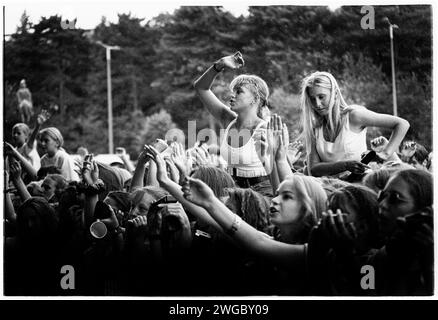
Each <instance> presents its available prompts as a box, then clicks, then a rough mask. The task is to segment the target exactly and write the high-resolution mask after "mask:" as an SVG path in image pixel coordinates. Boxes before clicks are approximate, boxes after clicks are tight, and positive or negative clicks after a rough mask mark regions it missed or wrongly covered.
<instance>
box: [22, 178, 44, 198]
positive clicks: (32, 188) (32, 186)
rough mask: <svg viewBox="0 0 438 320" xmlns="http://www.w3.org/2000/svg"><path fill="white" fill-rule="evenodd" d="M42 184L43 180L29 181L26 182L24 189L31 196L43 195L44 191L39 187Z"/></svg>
mask: <svg viewBox="0 0 438 320" xmlns="http://www.w3.org/2000/svg"><path fill="white" fill-rule="evenodd" d="M42 184H43V180H40V181H31V182H29V183H28V184H27V186H26V189H27V191H29V193H30V195H31V196H32V197H44V191H43V188H42V187H41V185H42Z"/></svg>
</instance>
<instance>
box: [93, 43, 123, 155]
mask: <svg viewBox="0 0 438 320" xmlns="http://www.w3.org/2000/svg"><path fill="white" fill-rule="evenodd" d="M96 43H97V44H99V45H101V46H102V47H104V48H105V50H106V73H107V75H106V80H107V89H108V90H107V91H108V153H111V154H112V153H114V142H113V141H114V140H113V99H112V94H111V50H120V47H119V46H109V45H107V44H104V43H102V42H101V41H96Z"/></svg>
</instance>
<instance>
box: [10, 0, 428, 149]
mask: <svg viewBox="0 0 438 320" xmlns="http://www.w3.org/2000/svg"><path fill="white" fill-rule="evenodd" d="M374 9H375V29H365V30H364V29H362V28H361V23H360V22H361V19H362V17H363V14H362V13H361V7H360V6H343V7H340V8H338V9H336V10H335V11H331V10H329V8H328V7H324V6H260V7H249V14H248V15H247V16H239V17H236V16H233V15H232V14H231V13H230V12H227V11H226V10H224V8H222V7H217V6H216V7H214V6H202V7H200V6H199V7H190V6H184V7H180V8H179V9H177V10H175V11H174V12H173V13H166V14H160V15H158V16H156V17H154V18H153V19H151V20H149V21H144V19H142V18H137V17H134V16H132V15H131V14H120V15H119V16H118V22H117V23H109V22H107V21H106V20H105V18H102V21H101V22H100V23H99V24H98V25H97V26H96V27H95V28H94V29H93V30H82V29H63V28H62V26H61V23H60V22H61V17H60V16H51V17H41V20H40V21H39V22H38V23H36V24H33V23H31V22H30V21H29V18H28V16H27V15H26V13H24V14H23V16H22V18H21V21H20V26H19V27H18V28H17V30H16V32H15V33H14V34H12V35H11V36H10V37H9V38H8V39H7V40H6V41H5V46H4V49H5V51H4V58H5V64H4V89H5V90H4V93H5V98H4V127H3V128H4V135H5V139H6V140H8V139H10V135H11V128H12V126H13V124H14V123H16V122H19V116H18V113H17V101H16V97H15V92H16V90H17V89H18V84H19V81H20V80H21V79H23V78H25V79H26V82H27V84H28V86H29V88H30V89H31V91H32V94H33V100H34V108H35V110H36V112H38V111H39V110H41V109H43V108H48V107H49V106H50V104H57V105H58V106H59V111H58V112H57V113H56V114H55V115H54V116H53V117H52V119H51V120H50V121H51V125H55V126H57V127H58V128H59V129H60V130H61V132H62V133H63V134H64V138H65V141H66V143H65V146H66V148H67V149H68V151H69V152H73V153H74V152H75V150H76V148H77V147H79V146H86V147H87V148H88V149H89V150H90V151H92V152H94V153H106V152H107V144H106V143H102V141H106V139H107V95H106V90H107V83H106V58H105V50H104V49H103V48H102V47H101V46H99V45H97V44H96V41H101V42H103V43H106V44H109V45H118V46H120V47H121V48H122V50H120V51H112V61H111V68H112V88H113V91H112V96H113V113H114V145H115V146H124V147H125V148H127V150H128V152H129V153H130V154H131V155H133V156H136V155H137V153H138V151H139V150H140V147H141V145H142V144H144V143H148V142H151V141H152V140H153V139H155V138H157V137H160V136H162V135H163V134H164V133H165V132H166V131H167V130H168V129H170V128H173V127H179V128H181V129H182V130H187V121H188V120H196V121H197V129H198V130H200V129H202V128H204V127H207V126H216V128H217V124H215V123H214V122H213V120H212V119H211V117H209V116H208V113H207V112H206V111H205V110H204V109H203V107H202V105H201V103H200V101H199V100H198V99H197V97H196V96H195V92H194V90H193V88H192V82H193V80H194V79H195V78H196V77H198V76H199V75H200V74H201V73H202V72H203V71H204V70H205V69H206V68H208V67H209V66H210V65H211V63H212V62H214V61H215V60H216V59H218V58H220V57H221V56H224V55H227V54H232V53H234V52H235V51H240V52H242V54H243V56H244V58H245V62H246V64H245V67H244V69H243V70H239V73H240V72H244V73H253V74H257V75H259V76H261V77H262V78H263V79H265V80H266V81H267V83H268V85H269V87H270V90H271V99H270V100H271V101H270V104H271V107H272V109H273V111H274V112H277V113H279V114H280V115H282V116H283V117H285V118H286V120H287V123H288V126H289V128H290V133H291V136H292V138H296V137H298V135H299V133H300V128H299V123H298V119H299V91H300V83H301V80H302V79H303V78H304V77H305V76H306V75H307V74H309V73H311V72H313V71H316V70H320V71H329V72H332V73H333V74H334V75H335V77H336V78H337V79H339V81H340V84H341V90H342V92H343V94H344V95H345V96H346V98H347V101H348V102H350V103H357V104H363V105H365V106H366V107H367V108H369V109H371V110H374V111H377V112H384V113H392V91H391V90H392V89H391V60H390V59H391V58H390V47H389V35H388V26H387V24H386V23H385V22H384V21H383V19H384V17H388V18H389V19H390V21H391V22H392V23H395V24H397V25H398V26H399V29H396V30H395V32H394V45H395V61H396V76H397V98H398V111H399V115H400V116H401V117H403V118H405V119H407V120H408V121H409V122H410V123H411V129H410V131H409V132H408V137H409V138H412V139H415V140H417V141H418V142H420V143H422V144H424V145H425V146H426V147H429V148H430V147H431V141H432V117H431V115H432V114H431V112H432V100H431V97H432V89H431V88H432V87H431V83H432V81H431V79H432V74H431V72H432V69H431V65H432V36H431V33H432V29H431V17H432V16H431V6H427V5H410V6H375V7H374ZM137 15H141V13H137ZM235 75H236V74H233V73H225V74H221V75H220V76H219V77H218V80H217V81H216V82H215V86H214V87H213V90H214V91H215V93H216V94H218V95H219V96H220V97H222V98H223V99H227V97H228V95H229V90H228V88H227V83H229V81H230V80H231V79H232V77H233V76H235ZM380 133H382V134H385V133H384V132H375V131H373V130H370V132H369V134H370V135H373V136H374V135H376V134H380Z"/></svg>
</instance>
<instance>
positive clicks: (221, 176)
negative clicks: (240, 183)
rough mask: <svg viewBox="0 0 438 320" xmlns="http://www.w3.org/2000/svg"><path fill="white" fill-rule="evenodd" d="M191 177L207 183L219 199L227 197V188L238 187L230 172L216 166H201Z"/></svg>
mask: <svg viewBox="0 0 438 320" xmlns="http://www.w3.org/2000/svg"><path fill="white" fill-rule="evenodd" d="M191 176H192V177H193V178H196V179H199V180H202V181H203V182H205V183H206V184H207V185H208V186H209V187H210V188H211V189H212V190H213V192H214V195H215V196H216V197H218V198H219V197H224V196H226V195H227V193H226V191H225V188H234V187H235V186H236V185H235V183H234V180H233V178H232V177H231V175H230V174H229V173H228V172H226V171H224V170H222V169H220V168H217V167H214V166H200V167H199V168H198V169H197V170H195V172H194V173H193V174H192V175H191Z"/></svg>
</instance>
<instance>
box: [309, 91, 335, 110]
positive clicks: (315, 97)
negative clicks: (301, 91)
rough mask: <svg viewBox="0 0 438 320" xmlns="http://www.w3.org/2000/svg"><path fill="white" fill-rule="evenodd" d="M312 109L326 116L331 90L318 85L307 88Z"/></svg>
mask: <svg viewBox="0 0 438 320" xmlns="http://www.w3.org/2000/svg"><path fill="white" fill-rule="evenodd" d="M307 93H308V95H309V98H310V101H311V102H312V108H313V110H314V111H315V112H316V113H317V114H319V115H320V116H326V115H327V114H328V112H329V107H330V97H331V90H330V89H328V88H323V87H320V86H313V87H309V88H308V89H307Z"/></svg>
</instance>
